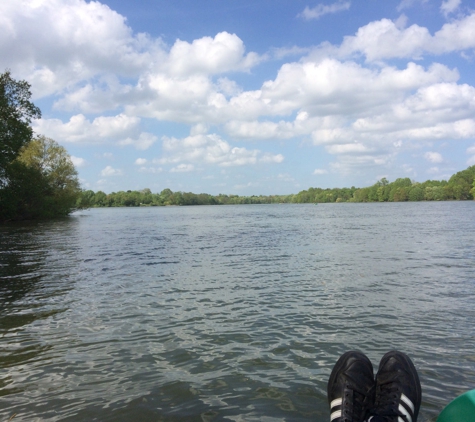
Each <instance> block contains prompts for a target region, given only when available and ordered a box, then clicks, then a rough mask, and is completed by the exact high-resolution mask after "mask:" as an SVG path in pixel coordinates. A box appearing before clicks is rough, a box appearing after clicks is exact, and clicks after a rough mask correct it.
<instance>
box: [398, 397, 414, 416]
mask: <svg viewBox="0 0 475 422" xmlns="http://www.w3.org/2000/svg"><path fill="white" fill-rule="evenodd" d="M401 400H402V401H403V402H404V403H406V404H407V405H408V406H409V408H410V409H411V412H412V413H414V404H413V403H412V401H411V399H409V398H408V397H407V396H405V395H404V394H401Z"/></svg>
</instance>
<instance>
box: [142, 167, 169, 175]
mask: <svg viewBox="0 0 475 422" xmlns="http://www.w3.org/2000/svg"><path fill="white" fill-rule="evenodd" d="M138 171H139V173H149V174H156V173H161V172H162V171H163V169H162V168H161V167H140V168H139V170H138Z"/></svg>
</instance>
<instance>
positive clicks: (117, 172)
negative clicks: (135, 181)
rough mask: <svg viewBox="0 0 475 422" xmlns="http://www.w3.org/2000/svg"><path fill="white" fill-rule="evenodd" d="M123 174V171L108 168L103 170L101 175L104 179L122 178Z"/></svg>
mask: <svg viewBox="0 0 475 422" xmlns="http://www.w3.org/2000/svg"><path fill="white" fill-rule="evenodd" d="M122 174H123V172H122V170H120V169H115V168H113V167H112V166H107V167H105V168H103V169H102V170H101V173H100V175H101V176H103V177H110V176H121V175H122Z"/></svg>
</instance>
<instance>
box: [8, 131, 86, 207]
mask: <svg viewBox="0 0 475 422" xmlns="http://www.w3.org/2000/svg"><path fill="white" fill-rule="evenodd" d="M16 161H18V162H19V163H22V164H23V165H25V166H26V167H28V168H30V169H34V170H36V171H37V172H38V174H41V177H42V178H43V179H44V181H45V183H46V191H45V192H44V201H45V203H47V204H48V208H49V211H48V213H47V215H45V216H59V215H68V214H69V213H71V212H72V211H74V210H75V209H78V208H82V206H81V205H78V204H80V202H79V203H78V199H79V198H80V196H81V188H80V185H79V180H78V176H77V171H76V169H75V167H74V164H73V163H72V161H71V157H70V156H69V154H68V153H67V151H66V149H65V148H64V147H62V146H61V145H59V144H58V143H57V142H55V141H54V140H53V139H50V138H46V137H45V136H39V137H38V138H36V139H33V140H32V141H31V142H30V143H28V144H27V145H25V146H24V147H22V148H21V150H20V154H19V155H18V158H17V160H16Z"/></svg>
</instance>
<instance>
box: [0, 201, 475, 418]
mask: <svg viewBox="0 0 475 422" xmlns="http://www.w3.org/2000/svg"><path fill="white" fill-rule="evenodd" d="M474 299H475V202H473V201H472V202H442V203H438V202H437V203H436V202H434V203H427V202H420V203H382V204H378V203H374V204H319V205H318V206H315V205H313V204H305V205H297V204H295V205H290V204H285V205H238V206H201V207H162V208H113V209H92V210H89V211H82V212H79V213H75V214H73V215H72V216H70V217H68V218H65V219H59V220H55V221H41V222H30V223H16V224H4V225H0V419H1V420H8V418H9V417H11V416H12V415H14V414H16V416H15V418H14V421H15V422H17V421H29V422H30V421H157V420H158V421H284V420H285V421H315V420H316V421H328V420H329V411H328V405H327V400H326V384H327V381H328V377H329V375H330V372H331V369H332V367H333V365H334V363H335V362H336V360H337V359H338V357H339V356H340V355H341V354H342V353H344V352H345V351H347V350H349V349H359V350H362V351H363V352H365V353H366V354H367V355H368V357H369V358H370V359H371V360H372V362H373V365H374V367H375V370H377V367H378V363H379V360H380V358H381V357H382V355H383V354H384V353H385V352H387V351H388V350H390V349H393V348H396V349H399V350H401V351H404V352H406V353H407V354H409V356H411V358H412V359H413V361H414V363H415V365H416V367H417V369H418V371H419V375H420V378H421V382H422V388H423V402H422V407H421V414H420V417H419V421H434V420H435V419H436V417H437V415H438V412H439V411H440V410H441V409H442V408H443V406H444V405H446V404H447V403H448V402H449V401H450V400H452V399H453V398H455V397H456V396H457V395H459V394H461V393H462V392H464V391H466V390H468V389H472V388H475V328H474V321H475V306H474V303H475V300H474Z"/></svg>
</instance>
